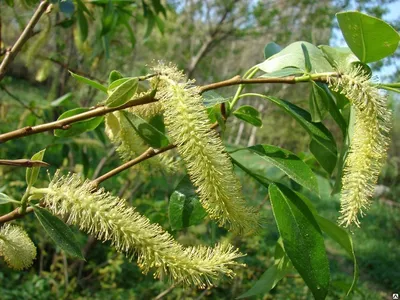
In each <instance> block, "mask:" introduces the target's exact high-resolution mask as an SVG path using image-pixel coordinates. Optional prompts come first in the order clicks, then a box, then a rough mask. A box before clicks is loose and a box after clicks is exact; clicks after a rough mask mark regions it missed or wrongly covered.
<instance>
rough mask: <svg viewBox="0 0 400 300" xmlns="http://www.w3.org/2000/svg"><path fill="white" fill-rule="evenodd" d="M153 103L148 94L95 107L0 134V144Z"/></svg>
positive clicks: (151, 97) (152, 98) (153, 99)
mask: <svg viewBox="0 0 400 300" xmlns="http://www.w3.org/2000/svg"><path fill="white" fill-rule="evenodd" d="M155 101H157V100H156V99H155V98H154V95H150V94H149V95H145V96H143V97H140V98H138V99H134V100H131V101H129V102H127V103H125V104H124V105H121V106H118V107H106V106H99V107H96V108H94V109H92V110H89V111H87V112H84V113H81V114H78V115H75V116H72V117H69V118H65V119H62V120H57V121H54V122H50V123H45V124H41V125H36V126H27V127H24V128H20V129H17V130H14V131H10V132H7V133H3V134H0V144H1V143H4V142H7V141H9V140H12V139H16V138H20V137H24V136H28V135H32V134H36V133H40V132H45V131H51V130H54V129H64V130H65V129H68V128H70V124H72V123H76V122H79V121H83V120H87V119H90V118H94V117H99V116H103V115H105V114H108V113H110V112H113V111H116V110H121V109H124V108H128V107H132V106H137V105H142V104H147V103H152V102H155Z"/></svg>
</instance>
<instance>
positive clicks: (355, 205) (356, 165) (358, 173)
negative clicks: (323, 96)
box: [329, 67, 391, 227]
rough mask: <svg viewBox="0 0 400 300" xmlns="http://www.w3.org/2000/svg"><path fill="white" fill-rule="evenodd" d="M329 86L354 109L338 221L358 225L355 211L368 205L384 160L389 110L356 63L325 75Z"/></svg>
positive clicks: (381, 96) (361, 212)
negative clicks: (348, 67) (346, 69)
mask: <svg viewBox="0 0 400 300" xmlns="http://www.w3.org/2000/svg"><path fill="white" fill-rule="evenodd" d="M329 87H330V88H331V89H333V90H335V91H338V92H340V93H342V94H343V95H345V96H346V97H347V98H348V99H349V101H350V103H351V105H352V106H353V108H354V111H355V122H354V131H353V136H352V138H351V141H350V150H349V152H348V155H347V158H346V161H345V167H344V172H343V178H342V185H343V186H342V191H341V217H340V218H339V222H340V224H341V225H344V226H346V227H347V226H349V225H350V224H352V223H354V224H355V225H357V226H359V225H360V221H359V218H358V215H359V214H360V216H363V215H364V211H365V209H367V208H368V207H369V205H370V199H371V198H372V196H373V193H374V188H375V184H376V182H377V180H378V176H379V173H380V169H381V168H382V165H383V164H384V162H385V160H386V152H387V148H388V144H389V135H388V134H389V130H390V124H391V112H390V111H389V110H388V108H387V104H386V97H385V96H384V95H382V94H381V93H380V91H379V90H378V89H377V88H376V87H375V86H374V85H373V84H372V82H371V81H370V80H369V78H368V76H367V75H366V74H365V73H364V72H363V70H362V69H361V68H359V67H356V68H353V69H351V70H349V71H345V72H342V73H339V76H332V77H329Z"/></svg>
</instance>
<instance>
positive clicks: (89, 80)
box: [69, 71, 107, 93]
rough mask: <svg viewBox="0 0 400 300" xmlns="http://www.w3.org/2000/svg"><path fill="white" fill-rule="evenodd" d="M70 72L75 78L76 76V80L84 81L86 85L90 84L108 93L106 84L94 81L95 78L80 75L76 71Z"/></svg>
mask: <svg viewBox="0 0 400 300" xmlns="http://www.w3.org/2000/svg"><path fill="white" fill-rule="evenodd" d="M69 73H70V74H71V76H72V77H74V78H75V79H76V80H78V81H79V82H82V83H84V84H86V85H89V86H91V87H93V88H95V89H97V90H99V91H102V92H104V93H107V88H106V87H105V86H104V85H102V84H100V83H98V82H97V81H94V80H91V79H89V78H86V77H83V76H80V75H78V74H75V73H73V72H71V71H69Z"/></svg>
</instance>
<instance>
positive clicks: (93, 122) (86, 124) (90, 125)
mask: <svg viewBox="0 0 400 300" xmlns="http://www.w3.org/2000/svg"><path fill="white" fill-rule="evenodd" d="M87 111H89V109H88V108H74V109H71V110H68V111H66V112H64V113H63V114H62V115H61V116H60V117H59V118H58V119H57V120H62V119H66V118H69V117H72V116H75V115H78V114H81V113H84V112H87ZM103 119H104V117H103V116H100V117H94V118H90V119H87V120H83V121H79V122H76V123H72V124H70V125H69V127H68V129H56V130H54V135H55V136H58V137H71V136H75V135H78V134H81V133H84V132H86V131H91V130H94V129H96V127H97V126H99V125H100V124H101V122H103Z"/></svg>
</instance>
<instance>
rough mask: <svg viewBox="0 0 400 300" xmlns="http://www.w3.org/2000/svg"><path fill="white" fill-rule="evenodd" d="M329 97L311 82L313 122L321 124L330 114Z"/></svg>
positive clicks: (310, 103) (310, 102) (310, 104)
mask: <svg viewBox="0 0 400 300" xmlns="http://www.w3.org/2000/svg"><path fill="white" fill-rule="evenodd" d="M327 98H328V95H327V94H326V92H325V90H323V89H322V88H321V87H319V86H318V85H317V84H316V83H315V82H311V93H310V101H309V106H310V115H311V120H312V121H313V122H321V121H322V120H324V119H325V117H326V115H327V113H328V108H327V105H328V99H327Z"/></svg>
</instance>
